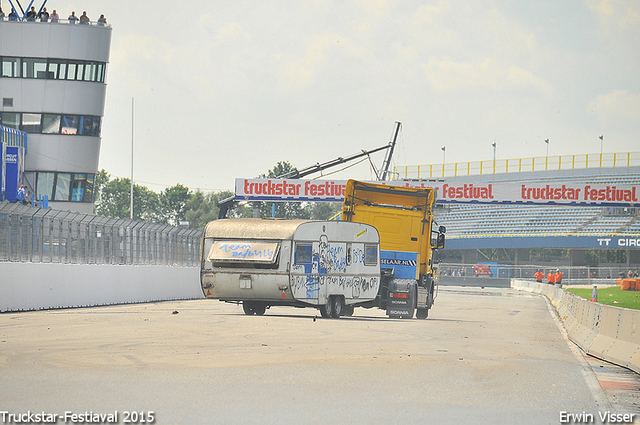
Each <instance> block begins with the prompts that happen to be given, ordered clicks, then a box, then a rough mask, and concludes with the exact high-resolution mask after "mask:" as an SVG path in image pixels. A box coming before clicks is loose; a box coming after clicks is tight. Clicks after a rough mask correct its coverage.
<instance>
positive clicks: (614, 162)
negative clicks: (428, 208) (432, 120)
mask: <svg viewBox="0 0 640 425" xmlns="http://www.w3.org/2000/svg"><path fill="white" fill-rule="evenodd" d="M637 165H640V152H623V153H593V154H580V155H558V156H540V157H532V158H517V159H497V160H486V161H471V162H454V163H445V164H426V165H401V166H395V167H394V168H393V171H394V175H395V176H396V177H397V178H415V179H421V178H422V179H426V178H434V177H455V176H473V175H482V174H497V173H521V172H525V171H548V170H569V169H577V168H603V167H631V166H637Z"/></svg>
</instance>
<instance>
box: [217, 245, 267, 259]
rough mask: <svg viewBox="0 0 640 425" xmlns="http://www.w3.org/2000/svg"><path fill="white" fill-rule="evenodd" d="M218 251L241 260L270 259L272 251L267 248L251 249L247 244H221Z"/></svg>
mask: <svg viewBox="0 0 640 425" xmlns="http://www.w3.org/2000/svg"><path fill="white" fill-rule="evenodd" d="M220 249H221V250H223V251H224V252H228V253H230V254H231V256H232V257H242V258H254V257H255V258H272V257H273V250H272V249H269V248H265V249H252V247H251V245H249V244H237V245H233V244H226V243H225V244H222V245H220Z"/></svg>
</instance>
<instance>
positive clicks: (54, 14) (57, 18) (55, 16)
mask: <svg viewBox="0 0 640 425" xmlns="http://www.w3.org/2000/svg"><path fill="white" fill-rule="evenodd" d="M51 22H53V23H54V24H57V23H58V22H60V15H58V12H56V10H55V9H53V12H51Z"/></svg>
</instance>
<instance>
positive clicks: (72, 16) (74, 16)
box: [67, 10, 78, 25]
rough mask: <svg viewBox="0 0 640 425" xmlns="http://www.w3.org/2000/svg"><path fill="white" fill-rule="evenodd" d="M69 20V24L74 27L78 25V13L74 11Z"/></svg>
mask: <svg viewBox="0 0 640 425" xmlns="http://www.w3.org/2000/svg"><path fill="white" fill-rule="evenodd" d="M67 19H68V20H69V23H70V24H71V25H74V24H75V23H76V21H77V20H78V17H77V16H76V11H75V10H74V11H72V12H71V15H69V17H68V18H67Z"/></svg>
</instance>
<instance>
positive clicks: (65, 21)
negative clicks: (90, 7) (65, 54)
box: [0, 16, 111, 28]
mask: <svg viewBox="0 0 640 425" xmlns="http://www.w3.org/2000/svg"><path fill="white" fill-rule="evenodd" d="M79 19H80V17H79V16H78V19H76V20H75V21H74V20H69V19H62V18H60V19H58V20H57V21H52V20H51V18H49V20H47V21H44V22H43V21H40V18H36V19H34V20H29V19H27V18H23V17H21V16H18V17H17V18H15V19H12V18H9V16H5V17H4V18H0V22H3V21H4V22H17V23H22V22H24V23H29V24H33V23H36V24H53V25H55V24H63V25H78V26H81V27H83V26H94V27H105V28H111V25H110V24H108V23H106V22H99V21H89V22H82V23H81V22H80V21H79Z"/></svg>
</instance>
